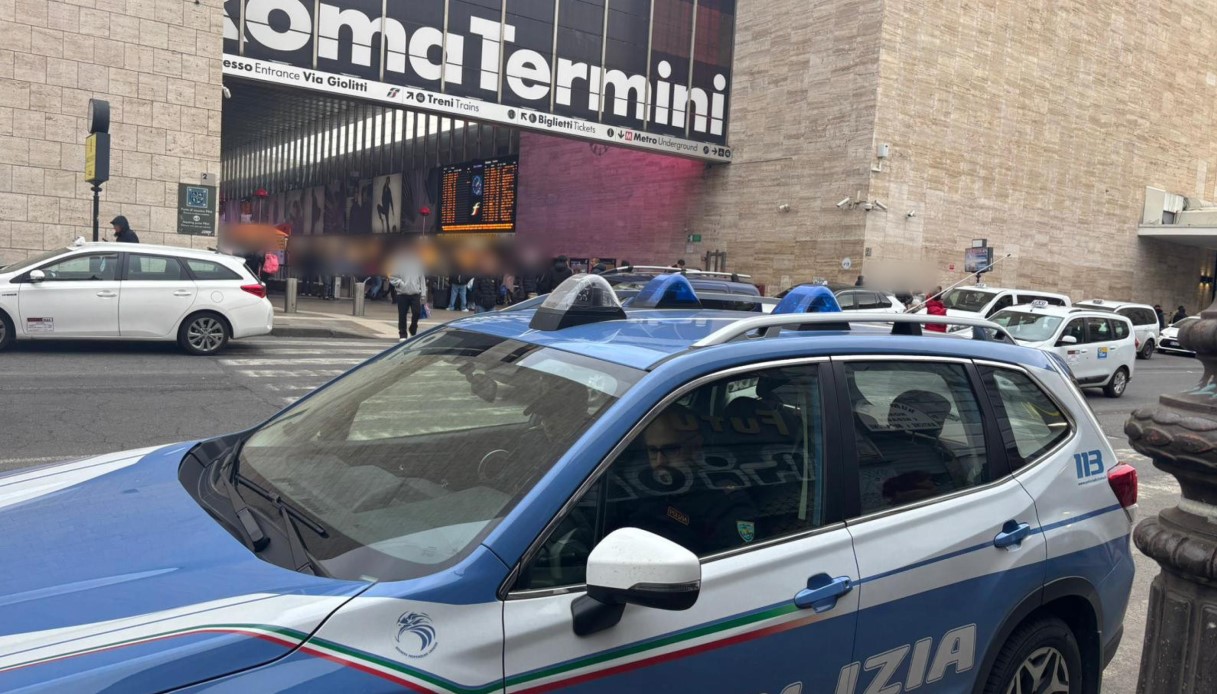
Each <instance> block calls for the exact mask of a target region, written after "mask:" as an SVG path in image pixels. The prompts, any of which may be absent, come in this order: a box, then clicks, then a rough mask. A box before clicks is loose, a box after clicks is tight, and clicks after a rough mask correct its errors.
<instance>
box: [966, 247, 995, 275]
mask: <svg viewBox="0 0 1217 694" xmlns="http://www.w3.org/2000/svg"><path fill="white" fill-rule="evenodd" d="M992 264H993V248H992V247H985V248H969V249H967V250H966V251H964V255H963V270H964V272H988V271H989V266H990V265H992Z"/></svg>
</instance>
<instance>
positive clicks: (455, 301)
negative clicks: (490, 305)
mask: <svg viewBox="0 0 1217 694" xmlns="http://www.w3.org/2000/svg"><path fill="white" fill-rule="evenodd" d="M468 283H469V276H468V275H466V274H464V273H462V272H454V273H452V274H450V275H448V287H449V289H448V310H449V311H468V310H469V296H468V294H467V291H468V287H466V286H465V285H466V284H468Z"/></svg>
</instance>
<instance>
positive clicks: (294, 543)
mask: <svg viewBox="0 0 1217 694" xmlns="http://www.w3.org/2000/svg"><path fill="white" fill-rule="evenodd" d="M272 503H274V504H275V506H276V507H278V509H279V517H280V518H282V519H283V531H284V533H285V534H286V535H287V545H288V548H289V549H290V551H291V555H292V566H291V567H290V568H291V569H292V570H293V571H299V572H300V573H307V574H311V575H313V576H329V575H330V574H329V572H327V571H326V570H325V569H324V568H323V567H322V566H321V562H319V561H317V559H316V558H315V557H313V555H311V554H309V551H308V548H306V547H305V546H304V540H303V539H301V537H300V528H299V526H297V525H296V522H295V521H294V520H293V519H292V513H291V511H289V510H288V506H287V504H285V503H284V502H283V498H282V497H279V496H276V497H275V499H274V501H273V502H272Z"/></svg>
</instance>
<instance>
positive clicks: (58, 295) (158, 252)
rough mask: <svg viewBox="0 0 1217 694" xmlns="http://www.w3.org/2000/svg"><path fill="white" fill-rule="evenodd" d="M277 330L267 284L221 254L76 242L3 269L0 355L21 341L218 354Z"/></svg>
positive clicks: (0, 273)
mask: <svg viewBox="0 0 1217 694" xmlns="http://www.w3.org/2000/svg"><path fill="white" fill-rule="evenodd" d="M273 324H274V308H273V307H272V306H271V304H270V301H268V300H267V298H266V287H265V285H263V284H262V283H261V282H260V281H259V280H258V279H257V278H256V277H254V275H253V274H252V273H251V272H250V271H249V268H247V267H245V263H244V261H242V260H241V259H240V258H235V257H233V256H229V255H223V254H220V253H216V252H215V251H208V250H192V249H189V248H178V247H176V246H157V245H152V244H139V245H136V244H130V243H87V242H85V241H84V239H77V241H76V242H75V243H73V244H72V245H71V246H68V247H67V248H57V249H54V250H50V251H47V252H45V253H41V254H38V255H35V256H33V257H30V258H27V259H26V260H24V261H21V262H18V263H14V264H12V265H8V266H5V267H0V350H4V349H5V348H7V347H10V346H11V345H12V344H13V343H14V342H15V341H16V340H40V339H55V340H142V341H162V342H174V341H176V342H177V343H178V344H179V345H181V347H182V349H184V350H185V351H187V352H189V353H190V354H198V355H211V354H216V353H218V352H220V351H221V350H223V349H224V347H225V345H227V344H228V341H229V339H233V338H241V337H252V336H255V335H265V334H267V333H269V332H270V331H271V328H272V327H273Z"/></svg>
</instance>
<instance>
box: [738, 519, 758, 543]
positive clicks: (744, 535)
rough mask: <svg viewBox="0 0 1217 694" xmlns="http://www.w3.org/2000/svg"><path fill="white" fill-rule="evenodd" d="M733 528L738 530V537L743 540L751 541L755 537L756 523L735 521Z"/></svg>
mask: <svg viewBox="0 0 1217 694" xmlns="http://www.w3.org/2000/svg"><path fill="white" fill-rule="evenodd" d="M735 529H736V530H737V531H739V536H740V539H741V540H743V541H744V542H752V541H753V540H755V539H756V523H753V522H752V521H741V520H737V521H735Z"/></svg>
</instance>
